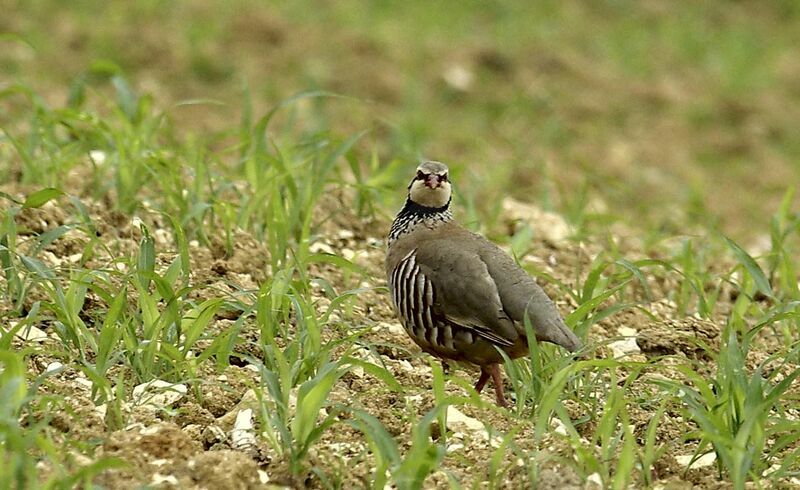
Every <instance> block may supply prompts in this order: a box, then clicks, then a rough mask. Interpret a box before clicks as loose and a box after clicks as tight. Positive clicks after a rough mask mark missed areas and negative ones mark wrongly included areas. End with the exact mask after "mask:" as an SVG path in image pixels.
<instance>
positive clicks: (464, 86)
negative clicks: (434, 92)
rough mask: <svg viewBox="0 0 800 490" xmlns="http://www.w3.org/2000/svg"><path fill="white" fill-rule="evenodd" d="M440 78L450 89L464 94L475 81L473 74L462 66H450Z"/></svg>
mask: <svg viewBox="0 0 800 490" xmlns="http://www.w3.org/2000/svg"><path fill="white" fill-rule="evenodd" d="M442 78H444V81H445V83H446V84H447V85H449V86H450V88H453V89H456V90H460V91H462V92H466V91H468V90H469V89H470V87H472V82H473V81H475V74H474V73H473V72H471V71H470V70H468V69H467V68H466V67H464V66H463V65H457V64H456V65H451V66H450V67H448V68H447V70H445V72H444V73H443V74H442Z"/></svg>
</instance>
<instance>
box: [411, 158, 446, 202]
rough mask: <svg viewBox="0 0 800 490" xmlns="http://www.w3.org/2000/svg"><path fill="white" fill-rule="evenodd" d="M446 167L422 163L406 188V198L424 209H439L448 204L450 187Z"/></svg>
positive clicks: (434, 163)
mask: <svg viewBox="0 0 800 490" xmlns="http://www.w3.org/2000/svg"><path fill="white" fill-rule="evenodd" d="M447 174H448V168H447V165H445V164H444V163H440V162H431V161H428V162H422V163H421V164H420V166H419V167H417V174H416V175H415V176H414V180H412V181H411V184H409V186H408V198H409V199H411V201H413V202H414V203H416V204H419V205H420V206H424V207H426V208H441V207H444V206H447V204H448V203H449V202H450V195H451V193H452V187H451V186H450V180H449V179H448V175H447Z"/></svg>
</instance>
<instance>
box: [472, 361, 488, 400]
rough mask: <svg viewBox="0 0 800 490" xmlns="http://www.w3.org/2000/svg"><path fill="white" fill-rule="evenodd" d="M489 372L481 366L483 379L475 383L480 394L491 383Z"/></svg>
mask: <svg viewBox="0 0 800 490" xmlns="http://www.w3.org/2000/svg"><path fill="white" fill-rule="evenodd" d="M489 374H490V373H489V371H487V370H486V368H484V367H483V366H481V377H480V378H478V382H477V383H475V391H477V392H478V393H480V392H481V390H482V389H483V387H484V386H486V382H487V381H489Z"/></svg>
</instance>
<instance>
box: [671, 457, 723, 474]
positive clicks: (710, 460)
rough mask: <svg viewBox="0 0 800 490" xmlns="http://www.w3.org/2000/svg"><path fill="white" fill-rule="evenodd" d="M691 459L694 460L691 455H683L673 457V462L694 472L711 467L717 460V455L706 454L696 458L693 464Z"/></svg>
mask: <svg viewBox="0 0 800 490" xmlns="http://www.w3.org/2000/svg"><path fill="white" fill-rule="evenodd" d="M692 458H694V455H693V454H683V455H679V456H675V461H677V462H678V464H680V465H682V466H686V467H687V469H690V470H696V469H698V468H705V467H706V466H711V465H712V464H714V462H715V461H716V460H717V455H716V454H714V453H706V454H704V455H702V456H700V457H699V458H697V459H696V460H695V461H694V462H693V463H692ZM689 463H691V464H689Z"/></svg>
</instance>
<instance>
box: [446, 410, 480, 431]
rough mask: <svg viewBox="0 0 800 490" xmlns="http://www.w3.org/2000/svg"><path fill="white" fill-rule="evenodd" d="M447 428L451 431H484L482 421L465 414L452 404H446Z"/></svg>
mask: <svg viewBox="0 0 800 490" xmlns="http://www.w3.org/2000/svg"><path fill="white" fill-rule="evenodd" d="M447 428H448V429H449V430H451V431H453V432H455V431H457V430H462V431H463V430H466V431H468V432H478V431H481V432H483V431H484V426H483V422H481V421H480V420H478V419H475V418H472V417H470V416H469V415H466V414H465V413H464V412H462V411H461V410H459V409H457V408H456V407H454V406H452V405H448V406H447Z"/></svg>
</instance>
